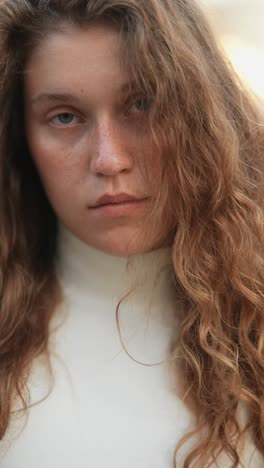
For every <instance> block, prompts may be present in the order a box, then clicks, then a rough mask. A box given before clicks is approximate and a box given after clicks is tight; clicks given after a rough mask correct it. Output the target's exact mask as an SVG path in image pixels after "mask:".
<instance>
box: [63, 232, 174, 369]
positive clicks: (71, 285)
mask: <svg viewBox="0 0 264 468" xmlns="http://www.w3.org/2000/svg"><path fill="white" fill-rule="evenodd" d="M57 254H58V255H57V273H58V277H59V279H60V281H61V284H62V287H63V290H64V292H66V295H67V296H68V297H70V301H73V302H74V304H75V306H74V307H71V310H74V314H84V315H85V314H87V313H89V314H92V315H95V318H96V320H103V322H104V323H107V321H109V320H110V321H111V323H113V322H114V316H115V311H116V308H117V305H118V303H119V302H120V301H121V300H122V302H121V306H120V310H121V328H122V336H123V337H124V336H125V335H127V337H128V336H129V337H131V331H133V333H134V331H135V330H137V335H136V336H137V337H138V338H136V337H135V342H134V345H135V351H137V352H138V351H139V348H140V350H141V353H140V355H141V356H144V357H145V359H146V360H147V361H152V362H153V361H154V362H155V361H156V362H157V361H159V359H160V357H162V358H163V357H164V352H165V351H166V350H167V347H168V335H169V336H171V333H173V330H174V327H175V326H176V321H177V319H176V311H175V307H176V295H175V290H174V284H173V263H172V256H171V247H162V248H159V249H156V250H153V251H150V252H146V253H143V254H138V255H133V256H131V257H127V256H125V257H120V256H114V255H111V254H108V253H105V252H103V251H100V250H97V249H95V248H94V247H91V246H89V245H87V244H85V243H84V242H83V241H81V240H80V239H78V238H77V237H75V235H73V234H72V233H71V232H70V231H69V230H68V229H66V228H65V226H63V225H60V227H59V236H58V252H57ZM146 328H147V330H148V337H147V338H146ZM138 330H141V331H140V332H138ZM139 333H143V335H144V336H141V338H140V337H139ZM147 339H149V348H150V350H151V351H150V354H148V353H147V354H146V352H145V350H146V346H147V344H146V340H147ZM139 342H140V346H139ZM155 343H156V344H155ZM157 343H159V345H158V344H157ZM130 346H133V344H132V343H130ZM143 348H144V352H143ZM130 349H132V348H130Z"/></svg>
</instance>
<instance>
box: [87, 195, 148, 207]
mask: <svg viewBox="0 0 264 468" xmlns="http://www.w3.org/2000/svg"><path fill="white" fill-rule="evenodd" d="M144 199H146V197H140V198H139V197H136V196H135V195H130V194H128V193H118V194H115V195H111V194H108V193H106V194H104V195H102V196H101V197H100V198H98V200H97V201H96V202H95V204H94V205H92V206H90V208H92V209H95V208H99V207H101V206H104V205H110V204H111V205H114V204H120V203H128V202H139V201H142V200H144Z"/></svg>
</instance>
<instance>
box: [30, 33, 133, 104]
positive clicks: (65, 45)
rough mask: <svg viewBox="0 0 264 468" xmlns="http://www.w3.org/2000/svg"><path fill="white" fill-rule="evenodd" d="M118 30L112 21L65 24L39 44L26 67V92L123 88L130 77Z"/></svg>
mask: <svg viewBox="0 0 264 468" xmlns="http://www.w3.org/2000/svg"><path fill="white" fill-rule="evenodd" d="M121 40H122V39H121V36H120V34H119V32H118V31H117V30H116V29H115V28H114V27H113V26H111V25H106V24H91V25H88V26H86V27H85V28H84V27H82V28H81V27H78V26H73V25H66V26H64V27H63V28H61V29H60V30H58V31H57V32H52V33H51V34H50V35H48V37H46V38H45V39H44V40H43V41H42V42H41V43H40V45H39V46H37V47H36V48H35V49H34V50H33V52H32V53H31V56H30V57H29V59H28V61H27V64H26V68H25V80H24V81H25V88H26V93H29V94H30V95H31V96H33V95H34V94H36V93H38V92H39V91H40V90H41V91H43V90H47V91H48V90H50V89H52V90H57V91H59V90H60V89H63V90H65V91H67V89H68V88H70V89H69V91H72V90H76V89H78V91H82V90H83V92H87V91H89V93H91V94H93V93H96V92H97V90H98V89H100V90H101V93H102V92H103V91H104V90H105V89H106V88H107V91H111V92H112V91H113V92H115V90H117V89H119V88H120V84H122V83H123V82H124V81H126V80H127V79H128V75H127V73H126V71H125V70H124V69H123V68H122V65H121V50H120V43H121V42H120V41H121Z"/></svg>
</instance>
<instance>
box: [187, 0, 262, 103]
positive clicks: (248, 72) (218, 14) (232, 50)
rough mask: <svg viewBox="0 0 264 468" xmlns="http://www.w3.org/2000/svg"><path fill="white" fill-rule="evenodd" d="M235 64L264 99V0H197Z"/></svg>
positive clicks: (243, 77) (241, 74)
mask: <svg viewBox="0 0 264 468" xmlns="http://www.w3.org/2000/svg"><path fill="white" fill-rule="evenodd" d="M196 1H197V2H198V3H199V4H200V5H201V6H202V7H203V9H204V10H205V12H206V14H207V16H208V17H209V20H210V23H211V25H212V26H213V29H214V31H215V32H216V34H217V36H218V38H219V39H220V42H221V43H222V45H223V47H224V49H225V51H226V52H227V54H228V56H229V58H230V60H231V62H232V64H233V66H234V68H235V69H236V71H237V72H238V73H239V75H240V76H241V77H242V79H243V80H244V81H245V82H246V84H247V85H248V86H249V87H250V88H252V89H253V91H254V92H255V93H256V94H257V96H260V97H261V98H262V99H263V100H264V0H196Z"/></svg>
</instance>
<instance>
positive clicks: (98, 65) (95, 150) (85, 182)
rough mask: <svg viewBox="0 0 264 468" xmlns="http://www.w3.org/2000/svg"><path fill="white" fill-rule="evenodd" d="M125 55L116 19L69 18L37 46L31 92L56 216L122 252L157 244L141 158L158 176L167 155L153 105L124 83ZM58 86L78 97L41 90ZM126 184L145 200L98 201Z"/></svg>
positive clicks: (29, 110) (33, 129) (33, 128)
mask: <svg viewBox="0 0 264 468" xmlns="http://www.w3.org/2000/svg"><path fill="white" fill-rule="evenodd" d="M120 58H121V57H120V36H119V33H118V31H117V30H115V29H114V28H113V27H112V26H110V25H105V24H104V25H102V24H101V25H100V24H93V25H89V26H87V27H86V28H85V29H81V28H80V27H77V26H73V25H69V24H66V26H65V27H62V28H60V29H58V31H56V32H52V33H50V34H49V35H48V36H47V37H46V38H45V39H44V40H43V41H42V42H41V44H40V45H39V46H38V47H36V48H35V49H34V50H33V51H32V53H31V56H30V57H29V59H28V61H27V64H26V69H25V79H24V100H25V127H26V137H27V142H28V146H29V149H30V152H31V155H32V158H33V160H34V162H35V164H36V167H37V170H38V172H39V174H40V177H41V180H42V183H43V187H44V189H45V191H46V193H47V196H48V199H49V201H50V203H51V205H52V208H53V210H54V211H55V213H56V215H57V217H58V218H59V220H60V221H61V222H62V223H63V224H64V225H65V226H66V227H68V229H69V230H70V231H71V232H72V233H73V234H74V235H75V236H77V237H78V238H79V239H81V240H82V241H84V242H85V243H87V244H88V245H90V246H93V247H95V248H97V249H99V250H103V251H105V252H108V253H111V254H114V255H119V256H123V255H132V254H138V253H143V252H146V251H149V250H152V249H154V248H155V246H156V245H157V242H158V240H157V239H158V238H157V234H156V233H155V231H154V232H153V229H152V227H153V226H149V231H148V228H147V227H146V225H143V221H144V219H145V217H146V212H147V210H148V209H149V208H150V205H151V203H153V199H154V197H155V193H154V192H153V188H151V187H150V186H148V184H147V183H146V180H145V178H144V175H143V170H142V167H141V165H140V161H141V160H142V158H145V161H148V170H149V171H151V172H150V175H151V179H152V180H154V178H155V177H156V175H157V173H158V171H159V170H160V165H159V161H160V156H159V155H158V154H155V153H153V152H150V148H151V140H150V133H149V130H148V129H147V127H146V125H144V112H146V111H147V108H148V105H147V106H146V107H145V106H144V102H143V107H142V100H141V96H138V95H136V94H135V95H134V94H132V96H127V95H126V94H124V93H122V92H121V91H120V89H121V86H122V85H123V84H125V83H127V82H128V81H129V76H128V74H127V72H126V70H124V69H122V66H121V62H120ZM54 93H56V94H58V93H60V94H70V95H72V96H73V98H72V99H71V100H69V99H68V98H66V97H62V98H60V99H58V98H56V99H55V98H52V99H47V98H44V97H40V95H43V94H54ZM143 98H144V96H143ZM142 109H143V112H142ZM142 117H143V120H142ZM146 158H147V159H146ZM121 192H125V193H128V194H132V195H134V196H137V197H140V198H146V200H145V202H143V203H141V204H140V207H138V208H137V209H136V210H135V211H133V212H130V213H124V214H120V215H119V216H113V217H111V216H104V215H103V214H100V213H97V212H96V210H93V209H91V205H93V204H95V202H96V201H97V200H98V198H99V197H100V196H102V195H104V194H105V193H110V194H117V193H121ZM97 211H98V210H97ZM155 223H156V225H157V226H158V225H159V224H160V221H159V220H155Z"/></svg>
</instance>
